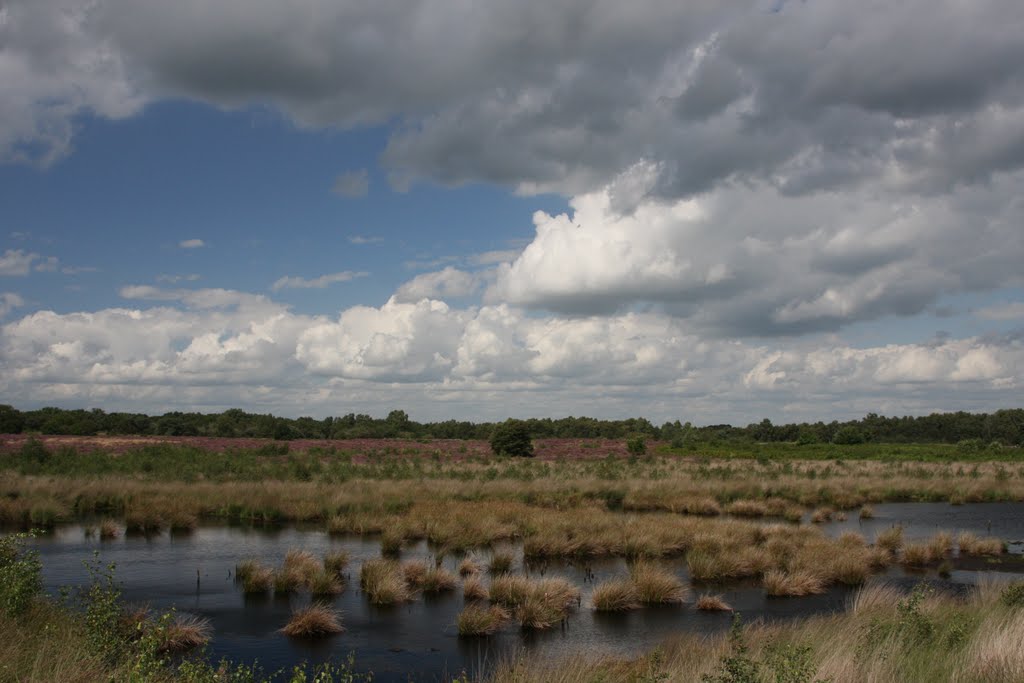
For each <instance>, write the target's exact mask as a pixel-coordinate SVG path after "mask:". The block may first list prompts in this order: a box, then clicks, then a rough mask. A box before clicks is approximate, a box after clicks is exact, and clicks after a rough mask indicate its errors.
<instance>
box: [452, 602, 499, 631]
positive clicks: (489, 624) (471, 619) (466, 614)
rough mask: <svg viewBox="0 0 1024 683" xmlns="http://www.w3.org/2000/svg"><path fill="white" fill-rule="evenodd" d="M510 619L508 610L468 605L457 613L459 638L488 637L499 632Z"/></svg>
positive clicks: (492, 606) (496, 606)
mask: <svg viewBox="0 0 1024 683" xmlns="http://www.w3.org/2000/svg"><path fill="white" fill-rule="evenodd" d="M510 618H511V615H510V614H509V612H508V610H506V609H505V608H503V607H500V606H498V605H491V606H490V607H485V606H483V605H479V604H473V605H468V606H467V607H466V608H465V609H463V610H462V612H460V613H459V620H458V622H457V625H458V628H459V635H460V636H490V635H494V634H495V633H497V632H498V631H500V630H501V627H502V626H504V625H505V624H506V623H507V622H508V620H509V619H510Z"/></svg>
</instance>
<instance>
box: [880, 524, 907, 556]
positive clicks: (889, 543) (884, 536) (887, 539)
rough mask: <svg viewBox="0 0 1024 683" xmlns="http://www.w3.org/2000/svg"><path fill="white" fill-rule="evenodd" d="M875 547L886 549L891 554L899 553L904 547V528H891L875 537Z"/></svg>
mask: <svg viewBox="0 0 1024 683" xmlns="http://www.w3.org/2000/svg"><path fill="white" fill-rule="evenodd" d="M875 546H877V547H879V548H884V549H885V550H888V551H889V552H890V553H895V552H897V551H898V550H899V549H900V548H902V547H903V527H901V526H894V527H889V528H888V529H886V530H885V531H883V532H882V533H880V534H878V536H876V537H875Z"/></svg>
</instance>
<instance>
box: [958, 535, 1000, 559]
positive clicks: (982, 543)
mask: <svg viewBox="0 0 1024 683" xmlns="http://www.w3.org/2000/svg"><path fill="white" fill-rule="evenodd" d="M957 545H958V546H959V547H960V554H961V555H1002V554H1003V553H1004V552H1006V544H1005V543H1004V542H1003V540H1002V539H1001V538H994V537H988V538H978V537H977V536H975V535H974V534H972V533H970V532H966V531H965V532H964V533H962V534H960V535H959V536H958V537H957Z"/></svg>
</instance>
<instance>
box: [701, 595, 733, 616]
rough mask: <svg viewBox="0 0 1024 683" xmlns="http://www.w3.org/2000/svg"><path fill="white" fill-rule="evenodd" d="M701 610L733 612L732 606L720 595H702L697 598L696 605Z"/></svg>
mask: <svg viewBox="0 0 1024 683" xmlns="http://www.w3.org/2000/svg"><path fill="white" fill-rule="evenodd" d="M694 606H695V607H696V608H697V609H699V610H704V611H706V612H731V611H732V606H731V605H730V604H729V603H727V602H726V601H725V600H724V599H723V598H722V596H720V595H702V596H700V597H699V598H697V603H696V604H695V605H694Z"/></svg>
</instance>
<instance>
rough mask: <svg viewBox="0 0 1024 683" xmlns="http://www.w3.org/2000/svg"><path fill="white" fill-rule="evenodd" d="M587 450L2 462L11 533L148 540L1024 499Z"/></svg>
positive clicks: (37, 447) (921, 466)
mask: <svg viewBox="0 0 1024 683" xmlns="http://www.w3.org/2000/svg"><path fill="white" fill-rule="evenodd" d="M588 443H593V444H595V445H596V446H599V445H600V444H601V443H602V442H596V441H595V442H580V444H579V448H577V449H576V450H575V451H573V452H571V453H568V454H567V455H566V456H565V457H564V458H559V459H541V458H537V459H508V458H498V457H494V456H487V455H480V454H479V453H478V454H476V455H473V454H472V453H473V452H476V451H472V450H471V451H469V453H468V454H465V455H459V454H457V453H456V454H452V453H442V452H440V451H438V452H436V453H433V454H431V455H427V456H424V455H422V454H420V455H412V454H407V453H405V452H403V451H402V450H401V449H392V450H388V449H387V448H384V447H382V448H381V449H379V450H372V451H364V452H360V453H351V452H338V451H331V450H318V449H310V450H307V451H302V452H290V451H287V450H286V449H284V448H280V447H274V448H266V449H258V450H239V451H223V452H215V451H207V450H202V449H197V448H193V447H188V446H182V445H180V444H164V445H149V446H145V447H143V448H139V449H135V450H129V451H125V452H122V453H108V452H102V451H90V452H86V453H80V452H78V451H75V450H73V449H68V448H63V449H56V450H51V449H48V448H46V447H45V446H44V445H42V444H41V443H38V442H31V441H30V442H26V443H25V444H24V445H23V446H22V447H21V448H19V449H18V450H16V451H13V452H7V453H3V454H0V524H7V525H20V526H22V527H25V528H27V527H47V526H50V525H53V524H56V523H60V522H65V521H73V520H76V519H89V518H93V517H97V516H99V517H104V516H107V517H112V518H116V519H119V520H121V521H122V523H124V525H125V526H126V527H129V528H133V529H138V530H140V531H147V530H149V531H154V530H159V529H161V528H175V527H176V528H178V529H180V530H187V529H188V528H191V527H194V526H195V525H196V524H197V523H198V521H199V520H202V519H211V520H221V521H232V522H254V523H277V522H285V521H313V522H321V523H324V524H333V525H334V527H332V528H335V530H339V531H357V532H358V531H360V530H361V529H360V525H361V524H362V523H363V522H362V520H360V519H359V516H360V515H361V514H364V513H365V516H367V517H381V516H387V517H388V518H389V521H393V520H394V519H395V518H405V517H407V516H408V513H409V512H410V511H411V510H414V509H419V510H422V508H423V506H424V505H427V504H432V503H443V502H506V503H519V504H522V505H526V506H529V507H531V508H544V509H548V508H556V509H563V510H564V509H570V508H583V507H594V506H597V507H601V508H604V509H606V510H610V511H619V510H625V511H633V512H651V511H659V512H672V513H685V514H696V515H706V516H715V515H720V514H723V513H725V514H731V515H735V516H775V517H780V518H785V519H789V520H795V519H798V518H799V517H800V515H801V514H802V513H803V512H804V511H805V510H807V509H809V508H813V507H823V506H830V507H833V508H836V509H837V510H853V509H855V508H860V507H861V506H863V505H865V504H870V503H880V502H896V501H949V502H952V503H966V502H986V501H1005V500H1024V462H1021V461H1016V462H1009V461H960V460H953V461H942V462H924V461H916V460H909V461H904V460H891V461H883V460H872V459H853V460H848V459H838V460H814V459H810V460H801V459H793V458H792V457H785V458H778V459H776V458H774V457H760V458H757V459H735V458H725V459H713V458H709V457H705V456H704V455H696V456H695V455H692V454H691V455H687V456H685V457H683V456H678V455H672V454H669V455H666V454H663V453H658V454H655V455H648V456H643V457H637V456H632V457H630V456H626V455H622V454H617V453H611V454H608V455H603V454H602V452H601V451H597V452H596V453H591V452H589V450H588V449H587V448H586V445H587V444H588ZM812 447H815V448H816V447H818V445H812ZM802 448H803V447H799V448H798V447H796V446H793V447H791V448H790V451H793V452H795V453H797V454H800V453H804V452H805V451H803V450H801V449H802ZM844 448H849V449H858V448H861V446H849V447H844ZM894 448H901V449H902V448H911V447H910V446H899V447H894ZM922 448H924V447H922ZM927 448H932V447H931V446H928V447H927ZM477 450H479V449H477ZM339 520H340V521H339ZM339 525H340V526H339ZM346 525H347V528H346ZM524 536H525V534H524Z"/></svg>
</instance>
